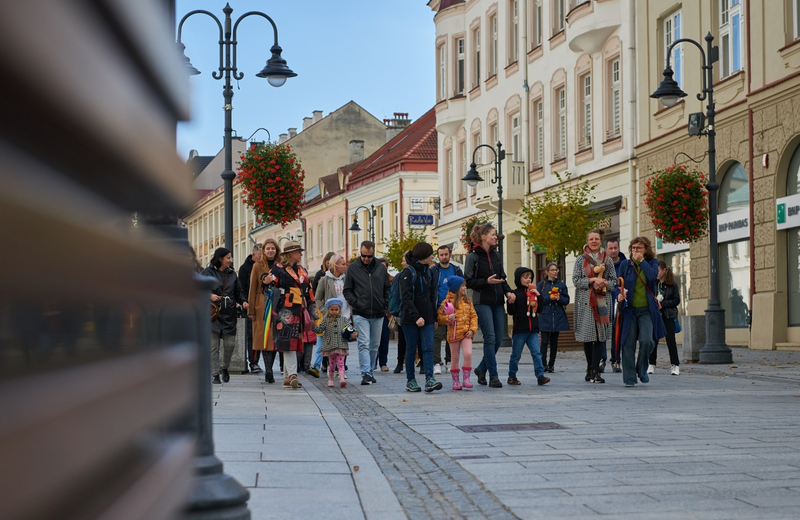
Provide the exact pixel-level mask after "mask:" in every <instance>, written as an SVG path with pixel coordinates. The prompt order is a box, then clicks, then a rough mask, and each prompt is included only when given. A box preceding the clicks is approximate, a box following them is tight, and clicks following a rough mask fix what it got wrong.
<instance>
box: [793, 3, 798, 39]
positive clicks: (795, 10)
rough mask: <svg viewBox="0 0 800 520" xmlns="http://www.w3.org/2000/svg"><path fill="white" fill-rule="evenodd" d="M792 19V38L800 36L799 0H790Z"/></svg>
mask: <svg viewBox="0 0 800 520" xmlns="http://www.w3.org/2000/svg"><path fill="white" fill-rule="evenodd" d="M792 11H793V12H792V20H793V23H794V39H795V40H796V39H798V38H800V0H792Z"/></svg>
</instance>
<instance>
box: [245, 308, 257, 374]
mask: <svg viewBox="0 0 800 520" xmlns="http://www.w3.org/2000/svg"><path fill="white" fill-rule="evenodd" d="M244 348H245V350H246V351H247V362H248V363H250V364H257V363H258V358H259V357H260V356H261V351H260V350H253V320H251V319H250V318H247V326H246V327H245V329H244ZM245 368H250V367H249V366H246V367H245Z"/></svg>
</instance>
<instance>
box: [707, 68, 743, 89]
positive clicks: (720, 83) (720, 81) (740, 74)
mask: <svg viewBox="0 0 800 520" xmlns="http://www.w3.org/2000/svg"><path fill="white" fill-rule="evenodd" d="M743 75H744V69H741V70H737V71H736V72H734V73H733V74H731V75H730V76H726V77H724V78H722V79H721V80H719V81H717V82H716V83H714V88H717V87H718V86H720V85H722V84H724V83H727V82H729V81H733V80H734V79H735V78H738V77H739V76H743Z"/></svg>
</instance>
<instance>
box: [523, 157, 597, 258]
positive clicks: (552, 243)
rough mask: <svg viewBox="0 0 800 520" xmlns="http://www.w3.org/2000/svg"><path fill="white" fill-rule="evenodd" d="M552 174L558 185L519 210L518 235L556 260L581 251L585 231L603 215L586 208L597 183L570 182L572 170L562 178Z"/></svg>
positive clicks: (586, 181) (584, 239) (584, 240)
mask: <svg viewBox="0 0 800 520" xmlns="http://www.w3.org/2000/svg"><path fill="white" fill-rule="evenodd" d="M553 174H554V175H555V176H556V178H557V179H558V181H559V185H557V186H554V187H552V188H548V189H547V190H545V191H544V193H542V195H541V196H540V197H537V198H535V199H533V200H532V201H530V202H526V203H525V204H523V206H522V209H520V211H519V216H520V220H521V221H522V230H521V231H520V234H521V235H522V236H523V237H525V240H527V241H528V244H530V245H531V247H532V248H535V249H536V250H537V251H545V252H547V257H548V258H549V259H551V260H558V259H559V257H560V256H561V255H564V254H580V253H581V252H583V246H584V244H585V243H586V234H587V233H588V232H589V231H591V230H592V229H593V228H594V227H595V226H596V225H597V221H598V220H600V218H602V216H603V215H602V213H600V212H598V211H592V210H590V209H589V205H590V204H591V202H592V200H593V198H594V197H593V196H592V192H593V191H594V190H595V188H597V185H590V184H589V181H588V180H585V181H583V182H578V183H577V184H574V183H573V184H569V181H570V180H572V179H571V177H572V174H571V173H569V172H566V173H565V174H564V175H563V177H562V176H561V175H559V174H558V172H554V173H553Z"/></svg>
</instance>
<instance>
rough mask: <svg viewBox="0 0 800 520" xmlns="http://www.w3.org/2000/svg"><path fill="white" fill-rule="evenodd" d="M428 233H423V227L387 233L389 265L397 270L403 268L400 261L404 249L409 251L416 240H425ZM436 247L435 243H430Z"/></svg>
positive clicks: (415, 243)
mask: <svg viewBox="0 0 800 520" xmlns="http://www.w3.org/2000/svg"><path fill="white" fill-rule="evenodd" d="M427 239H428V235H426V234H425V228H423V229H422V230H420V231H419V232H417V231H416V230H414V229H409V230H408V231H406V232H405V233H398V232H397V231H395V232H394V233H392V234H391V235H389V239H388V240H386V242H385V243H386V259H387V261H388V262H389V265H390V266H392V267H394V268H395V269H397V270H398V271H399V270H400V269H402V268H403V264H402V263H401V262H402V260H403V255H404V254H406V251H410V250H411V249H412V248H413V247H414V246H415V245H417V242H427ZM431 245H432V246H433V247H434V249H436V244H431Z"/></svg>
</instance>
